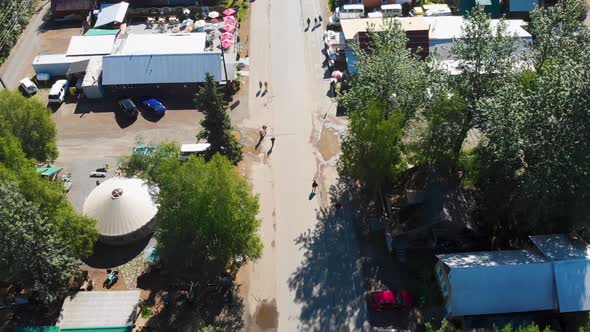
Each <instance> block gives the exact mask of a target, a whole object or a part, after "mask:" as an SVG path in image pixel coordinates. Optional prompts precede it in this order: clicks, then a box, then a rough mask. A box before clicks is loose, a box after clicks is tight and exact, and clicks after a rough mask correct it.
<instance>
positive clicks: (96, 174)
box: [89, 168, 107, 178]
mask: <svg viewBox="0 0 590 332" xmlns="http://www.w3.org/2000/svg"><path fill="white" fill-rule="evenodd" d="M89 175H90V177H91V178H104V177H106V176H107V169H106V168H97V169H96V170H94V171H92V172H90V174H89Z"/></svg>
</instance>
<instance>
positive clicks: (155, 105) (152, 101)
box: [141, 97, 166, 116]
mask: <svg viewBox="0 0 590 332" xmlns="http://www.w3.org/2000/svg"><path fill="white" fill-rule="evenodd" d="M141 104H142V105H143V107H145V108H146V109H147V110H149V111H150V112H152V113H154V114H157V115H160V116H161V115H164V113H165V112H166V107H165V106H164V105H162V103H161V102H159V101H158V100H157V99H156V98H152V97H143V98H141Z"/></svg>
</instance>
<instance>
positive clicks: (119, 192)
mask: <svg viewBox="0 0 590 332" xmlns="http://www.w3.org/2000/svg"><path fill="white" fill-rule="evenodd" d="M122 195H123V189H121V188H117V189H115V190H113V192H112V193H111V198H112V199H117V198H120V197H121V196H122Z"/></svg>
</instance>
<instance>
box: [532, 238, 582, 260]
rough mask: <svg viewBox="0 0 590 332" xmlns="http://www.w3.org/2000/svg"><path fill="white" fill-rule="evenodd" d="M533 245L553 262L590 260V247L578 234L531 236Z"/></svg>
mask: <svg viewBox="0 0 590 332" xmlns="http://www.w3.org/2000/svg"><path fill="white" fill-rule="evenodd" d="M529 238H530V239H531V241H532V242H533V244H534V245H535V246H536V247H537V248H538V249H539V250H540V251H541V252H542V253H543V255H545V256H547V257H548V258H550V259H551V260H554V261H562V260H571V259H589V258H590V247H588V244H587V243H586V241H584V240H583V239H582V238H580V237H579V236H578V235H576V234H571V235H570V234H549V235H531V236H529Z"/></svg>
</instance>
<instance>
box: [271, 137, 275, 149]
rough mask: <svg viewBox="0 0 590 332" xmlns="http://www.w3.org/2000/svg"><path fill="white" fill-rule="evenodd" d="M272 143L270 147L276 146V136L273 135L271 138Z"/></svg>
mask: <svg viewBox="0 0 590 332" xmlns="http://www.w3.org/2000/svg"><path fill="white" fill-rule="evenodd" d="M270 143H271V147H270V148H271V149H272V148H273V147H274V146H275V138H274V137H271V138H270Z"/></svg>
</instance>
